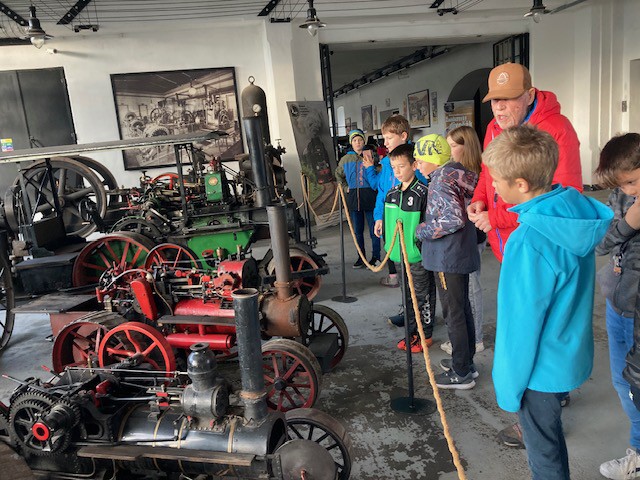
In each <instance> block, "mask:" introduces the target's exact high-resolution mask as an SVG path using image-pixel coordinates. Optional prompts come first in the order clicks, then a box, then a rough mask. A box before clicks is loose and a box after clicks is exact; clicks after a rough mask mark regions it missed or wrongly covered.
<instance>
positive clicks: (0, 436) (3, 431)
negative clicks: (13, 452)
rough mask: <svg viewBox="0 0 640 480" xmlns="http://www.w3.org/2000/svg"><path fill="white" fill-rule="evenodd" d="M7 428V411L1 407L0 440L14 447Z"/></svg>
mask: <svg viewBox="0 0 640 480" xmlns="http://www.w3.org/2000/svg"><path fill="white" fill-rule="evenodd" d="M9 430H10V429H9V412H8V411H4V409H3V410H1V411H0V442H4V443H6V444H7V445H9V446H10V447H11V448H15V446H16V444H15V443H14V442H13V441H12V439H11V435H9Z"/></svg>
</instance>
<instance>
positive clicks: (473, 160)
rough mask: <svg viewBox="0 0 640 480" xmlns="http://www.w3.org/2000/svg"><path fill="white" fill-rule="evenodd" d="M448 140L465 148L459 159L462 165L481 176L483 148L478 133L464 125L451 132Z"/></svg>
mask: <svg viewBox="0 0 640 480" xmlns="http://www.w3.org/2000/svg"><path fill="white" fill-rule="evenodd" d="M447 138H450V139H451V140H453V141H454V142H456V143H457V144H458V145H462V146H464V148H463V149H462V156H461V157H460V159H459V160H460V163H461V164H462V166H463V167H464V168H466V169H467V170H471V171H472V172H475V173H478V174H479V173H480V169H481V166H482V148H481V147H480V140H478V134H477V133H476V131H475V130H474V129H473V128H471V127H469V126H467V125H463V126H461V127H457V128H454V129H453V130H451V131H450V132H449V133H448V134H447Z"/></svg>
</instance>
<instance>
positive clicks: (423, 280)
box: [402, 262, 436, 338]
mask: <svg viewBox="0 0 640 480" xmlns="http://www.w3.org/2000/svg"><path fill="white" fill-rule="evenodd" d="M409 267H410V269H411V276H412V277H413V287H414V289H415V291H416V300H417V301H418V311H419V312H420V319H421V320H422V327H423V328H424V334H425V336H426V338H431V336H432V335H433V322H434V321H435V318H436V282H435V278H434V275H433V272H430V271H429V270H425V269H424V267H423V266H422V263H421V262H417V263H412V264H411V265H410V266H409ZM402 293H403V294H404V301H405V305H406V308H407V320H408V323H409V333H411V334H414V333H416V332H417V331H418V326H417V325H416V316H415V311H414V309H413V302H412V301H411V289H410V288H409V283H408V277H407V276H406V275H405V278H404V282H403V285H402Z"/></svg>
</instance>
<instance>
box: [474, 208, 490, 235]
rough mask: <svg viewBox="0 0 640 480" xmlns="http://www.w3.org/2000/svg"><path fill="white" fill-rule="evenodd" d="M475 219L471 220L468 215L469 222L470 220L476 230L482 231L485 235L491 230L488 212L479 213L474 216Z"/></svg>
mask: <svg viewBox="0 0 640 480" xmlns="http://www.w3.org/2000/svg"><path fill="white" fill-rule="evenodd" d="M474 218H475V219H473V220H472V219H471V215H469V220H471V221H472V222H473V223H474V224H475V226H476V228H477V229H478V230H482V231H483V232H484V233H487V232H488V231H489V230H491V228H492V227H491V222H489V212H480V213H478V214H475V215H474Z"/></svg>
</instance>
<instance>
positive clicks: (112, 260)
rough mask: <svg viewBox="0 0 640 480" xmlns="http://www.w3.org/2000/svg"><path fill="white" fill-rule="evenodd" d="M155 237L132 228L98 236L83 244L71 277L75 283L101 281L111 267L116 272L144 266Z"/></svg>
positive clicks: (81, 284)
mask: <svg viewBox="0 0 640 480" xmlns="http://www.w3.org/2000/svg"><path fill="white" fill-rule="evenodd" d="M153 245H154V244H153V240H150V239H149V238H147V237H145V236H144V235H139V234H135V233H130V232H116V233H114V234H111V235H107V236H105V237H102V238H99V239H98V240H94V241H93V242H91V243H89V244H88V245H87V246H86V247H84V248H83V249H82V250H81V251H80V253H79V254H78V256H77V257H76V260H75V262H74V264H73V274H72V281H73V285H74V286H76V287H81V286H84V285H91V284H94V283H98V280H100V277H101V275H102V274H103V273H104V272H105V271H106V270H109V269H114V270H115V274H119V273H122V272H124V271H125V270H130V269H132V268H142V267H143V266H144V262H145V260H146V259H147V255H148V254H149V250H151V249H152V248H153Z"/></svg>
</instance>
